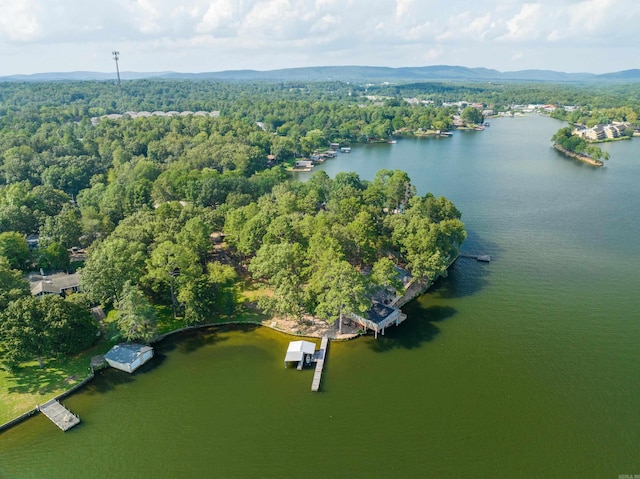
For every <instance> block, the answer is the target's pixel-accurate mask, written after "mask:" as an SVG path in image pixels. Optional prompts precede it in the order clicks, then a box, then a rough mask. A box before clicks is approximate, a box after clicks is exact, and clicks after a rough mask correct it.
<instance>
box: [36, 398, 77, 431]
mask: <svg viewBox="0 0 640 479" xmlns="http://www.w3.org/2000/svg"><path fill="white" fill-rule="evenodd" d="M38 409H39V410H40V412H41V413H42V414H44V415H45V416H47V417H48V418H49V419H51V421H52V422H53V423H54V424H55V425H56V426H58V427H59V428H60V429H62V430H63V431H67V430H69V429H71V428H72V427H73V426H76V425H78V424H80V418H79V417H78V416H76V415H75V414H73V413H72V412H71V411H69V410H67V408H65V407H64V406H63V405H62V404H60V403H59V402H58V401H56V400H55V399H52V400H51V401H49V402H46V403H45V404H43V405H42V406H39V407H38Z"/></svg>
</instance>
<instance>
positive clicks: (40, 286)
mask: <svg viewBox="0 0 640 479" xmlns="http://www.w3.org/2000/svg"><path fill="white" fill-rule="evenodd" d="M27 279H28V280H29V285H30V286H31V294H32V295H33V296H38V297H42V296H46V295H49V294H58V295H60V296H66V295H67V294H70V293H77V292H78V291H79V290H80V275H79V274H78V273H73V274H67V273H56V274H50V275H47V276H45V275H40V274H35V273H34V274H31V275H29V276H28V277H27Z"/></svg>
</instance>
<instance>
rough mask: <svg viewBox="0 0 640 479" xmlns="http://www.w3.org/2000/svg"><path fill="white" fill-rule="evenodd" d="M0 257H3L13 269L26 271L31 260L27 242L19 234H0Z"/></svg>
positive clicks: (7, 232) (13, 232)
mask: <svg viewBox="0 0 640 479" xmlns="http://www.w3.org/2000/svg"><path fill="white" fill-rule="evenodd" d="M0 256H4V257H5V258H6V259H7V261H8V262H9V265H10V266H11V268H13V269H20V270H26V269H27V268H28V266H29V262H30V259H31V252H30V251H29V246H28V245H27V240H26V239H25V237H24V236H22V235H21V234H20V233H16V232H15V231H6V232H4V233H0Z"/></svg>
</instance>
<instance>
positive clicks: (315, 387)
mask: <svg viewBox="0 0 640 479" xmlns="http://www.w3.org/2000/svg"><path fill="white" fill-rule="evenodd" d="M328 346H329V338H328V337H327V336H324V337H323V338H322V342H321V343H320V349H319V350H318V351H316V352H315V354H314V361H315V363H316V370H315V372H314V373H313V381H312V382H311V391H313V392H318V391H319V390H320V380H321V379H322V370H323V369H324V360H325V359H326V357H327V348H328Z"/></svg>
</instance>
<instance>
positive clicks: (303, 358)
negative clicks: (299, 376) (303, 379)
mask: <svg viewBox="0 0 640 479" xmlns="http://www.w3.org/2000/svg"><path fill="white" fill-rule="evenodd" d="M315 352H316V345H315V344H314V343H312V342H309V341H291V342H290V343H289V347H288V348H287V354H286V356H285V357H284V367H285V368H286V367H287V363H298V369H302V366H304V364H305V363H310V362H311V359H312V358H313V354H314V353H315Z"/></svg>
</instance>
